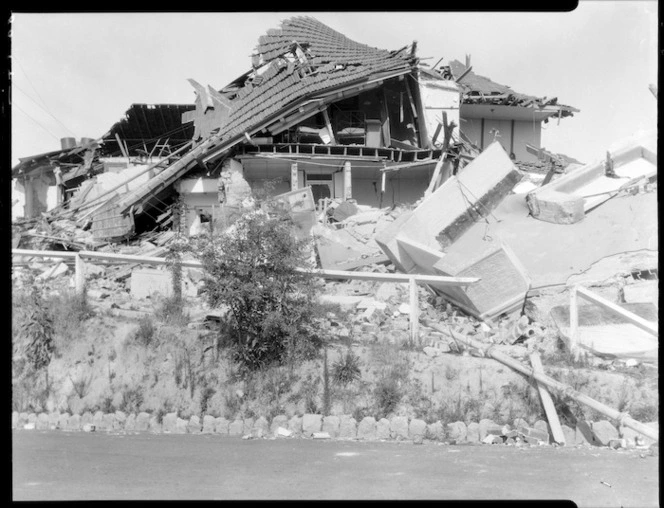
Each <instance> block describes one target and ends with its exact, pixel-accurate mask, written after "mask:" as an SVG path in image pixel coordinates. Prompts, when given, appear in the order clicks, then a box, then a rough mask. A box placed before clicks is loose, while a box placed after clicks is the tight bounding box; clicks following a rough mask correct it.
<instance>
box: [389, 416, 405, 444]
mask: <svg viewBox="0 0 664 508" xmlns="http://www.w3.org/2000/svg"><path fill="white" fill-rule="evenodd" d="M390 436H391V437H392V439H396V440H400V439H404V440H406V439H408V418H406V417H405V416H394V417H392V420H391V421H390Z"/></svg>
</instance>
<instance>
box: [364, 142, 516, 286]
mask: <svg viewBox="0 0 664 508" xmlns="http://www.w3.org/2000/svg"><path fill="white" fill-rule="evenodd" d="M519 180H521V174H520V173H519V171H518V170H517V168H516V167H515V166H514V164H513V163H512V161H511V160H510V158H509V156H508V155H507V154H506V153H505V151H504V150H503V149H502V147H501V146H500V143H497V142H494V143H492V144H491V145H489V146H488V147H487V148H486V149H485V150H484V151H483V152H482V153H481V154H480V155H479V156H478V157H476V158H475V159H474V160H473V161H472V162H471V163H470V164H468V165H467V166H466V167H465V168H464V169H463V171H462V172H460V173H459V174H458V175H456V176H453V177H451V178H449V179H448V180H447V181H445V182H444V183H443V184H442V185H441V186H440V187H439V188H438V189H436V191H435V192H433V193H432V194H431V195H430V196H428V197H427V198H426V199H424V200H423V201H422V202H421V203H420V205H419V206H418V207H417V208H416V209H415V210H414V211H413V212H411V213H404V214H402V215H400V216H399V217H398V218H397V219H396V220H395V221H394V222H392V223H391V224H390V225H388V226H387V227H386V228H384V229H383V230H381V231H380V232H379V233H378V234H376V236H375V241H376V243H377V244H378V245H379V246H380V247H381V249H382V250H383V252H385V254H387V256H388V257H389V258H390V260H391V261H392V263H393V264H394V266H396V267H397V269H398V270H399V271H402V272H405V273H412V272H413V270H412V269H413V268H415V267H416V266H417V265H418V259H413V257H412V256H415V258H417V257H418V254H417V253H414V252H413V253H411V254H410V255H409V254H407V253H406V252H405V251H404V250H403V248H400V247H399V245H398V242H397V240H398V238H404V239H407V240H412V241H414V242H417V243H418V244H421V245H423V246H425V247H426V248H429V249H432V250H441V249H445V248H447V247H448V246H450V245H452V244H453V243H454V242H455V241H456V240H457V239H458V238H459V237H460V236H461V235H463V233H465V232H466V231H467V230H468V229H469V228H470V227H471V226H472V225H473V224H474V223H475V222H476V221H477V220H481V219H482V218H484V217H486V216H487V215H488V214H489V213H490V212H491V211H493V210H494V209H495V207H496V206H497V205H498V204H499V203H500V202H501V201H502V200H503V198H505V196H507V195H508V194H509V193H510V191H511V190H512V188H513V187H514V186H515V185H516V184H517V183H518V182H519Z"/></svg>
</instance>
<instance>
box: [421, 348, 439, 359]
mask: <svg viewBox="0 0 664 508" xmlns="http://www.w3.org/2000/svg"><path fill="white" fill-rule="evenodd" d="M422 351H424V354H425V355H427V356H430V357H432V358H435V357H436V356H439V355H440V354H441V350H440V349H439V348H437V347H431V346H426V347H425V348H424V349H423V350H422Z"/></svg>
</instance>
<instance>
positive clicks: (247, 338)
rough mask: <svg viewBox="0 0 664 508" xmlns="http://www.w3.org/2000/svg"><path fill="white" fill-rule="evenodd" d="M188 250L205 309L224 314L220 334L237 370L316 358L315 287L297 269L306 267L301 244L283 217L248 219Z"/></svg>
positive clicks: (261, 215)
mask: <svg viewBox="0 0 664 508" xmlns="http://www.w3.org/2000/svg"><path fill="white" fill-rule="evenodd" d="M193 243H194V248H193V250H194V252H195V253H196V255H197V256H198V257H199V259H200V260H201V262H202V263H203V269H204V271H205V273H206V278H205V279H204V281H205V282H204V284H205V292H206V295H207V299H208V301H209V303H210V305H211V306H212V307H221V306H225V307H227V308H228V309H229V312H228V313H227V316H226V320H227V322H226V324H225V326H222V329H224V327H226V329H227V331H228V332H229V336H228V337H226V340H225V341H224V342H225V344H226V345H228V346H230V348H231V350H232V352H233V358H234V360H235V361H236V362H238V363H239V364H240V365H241V366H242V367H243V368H244V369H245V370H249V371H252V370H257V369H259V368H261V367H264V366H267V365H270V364H272V363H281V362H283V361H285V360H289V361H295V360H299V359H306V358H312V357H314V356H315V354H316V353H317V351H318V349H319V348H320V347H321V345H322V338H321V337H320V336H319V335H318V332H317V329H316V326H315V324H316V323H317V319H318V317H319V316H320V307H319V305H318V303H317V297H316V294H315V285H314V283H313V280H314V279H313V278H312V277H311V275H310V274H308V273H305V272H302V271H300V270H298V269H297V268H298V267H301V266H305V256H304V250H303V248H304V245H305V242H304V241H303V240H299V239H298V238H297V237H296V236H295V234H294V230H293V222H292V220H291V219H290V218H289V217H288V216H287V215H283V214H281V215H268V214H267V213H264V212H261V211H257V212H251V213H248V214H245V215H243V216H242V217H240V218H239V219H238V220H237V221H236V222H235V224H234V225H233V227H232V228H229V229H228V230H226V231H225V232H222V233H218V234H216V233H211V234H207V235H203V236H201V237H198V238H197V239H196V240H195V241H194V242H193Z"/></svg>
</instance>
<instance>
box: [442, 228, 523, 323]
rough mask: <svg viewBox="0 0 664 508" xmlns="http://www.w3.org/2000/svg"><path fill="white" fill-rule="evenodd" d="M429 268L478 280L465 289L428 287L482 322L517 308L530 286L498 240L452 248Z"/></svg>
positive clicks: (520, 266) (517, 261) (506, 248)
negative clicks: (468, 246) (469, 249)
mask: <svg viewBox="0 0 664 508" xmlns="http://www.w3.org/2000/svg"><path fill="white" fill-rule="evenodd" d="M469 252H471V253H472V254H469ZM432 268H433V270H434V271H435V272H436V273H437V274H438V275H443V276H448V277H471V276H472V277H479V278H480V281H479V282H477V283H475V284H471V285H470V286H467V287H466V288H463V287H454V286H436V285H435V284H433V285H431V286H432V287H433V288H434V289H435V290H436V291H437V292H438V293H440V294H444V295H445V296H446V297H447V298H448V299H449V300H450V301H451V302H452V303H454V304H455V305H457V306H459V307H461V308H462V309H463V310H464V311H466V312H468V313H469V314H472V315H473V316H475V317H477V318H479V319H482V320H485V319H493V318H495V317H497V316H498V315H500V314H503V313H510V312H514V311H516V310H517V309H519V308H520V307H521V306H523V302H524V300H525V297H526V294H527V292H528V290H529V289H530V285H531V282H530V276H529V275H528V273H527V272H526V269H525V268H524V266H523V264H522V263H521V261H520V260H519V259H518V258H517V257H516V255H515V254H514V252H513V251H512V249H511V248H510V247H509V246H508V245H507V244H505V243H504V242H502V241H500V240H493V239H481V240H480V241H479V242H476V244H474V246H473V249H472V250H471V251H467V250H466V248H463V249H462V248H459V247H457V246H452V247H450V248H449V249H447V252H446V253H445V255H444V256H443V257H442V258H441V259H440V260H438V261H437V262H435V263H434V264H433V265H432Z"/></svg>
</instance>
